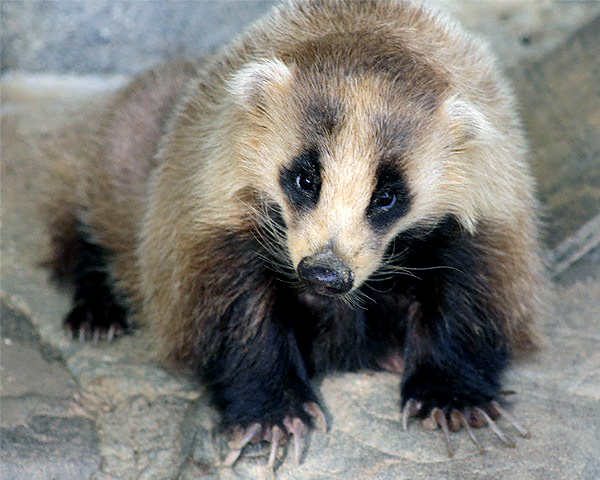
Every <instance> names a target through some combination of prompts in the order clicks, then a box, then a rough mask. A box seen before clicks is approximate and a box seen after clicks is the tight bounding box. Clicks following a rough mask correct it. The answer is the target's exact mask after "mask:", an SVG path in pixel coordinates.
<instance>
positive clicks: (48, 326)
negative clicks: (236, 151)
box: [0, 0, 600, 480]
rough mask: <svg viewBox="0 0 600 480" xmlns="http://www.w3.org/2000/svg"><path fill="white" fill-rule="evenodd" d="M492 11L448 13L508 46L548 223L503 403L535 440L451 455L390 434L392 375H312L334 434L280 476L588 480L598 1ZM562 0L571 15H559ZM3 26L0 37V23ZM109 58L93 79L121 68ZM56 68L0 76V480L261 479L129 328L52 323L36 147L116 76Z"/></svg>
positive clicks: (422, 438) (491, 442)
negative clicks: (549, 290) (95, 331)
mask: <svg viewBox="0 0 600 480" xmlns="http://www.w3.org/2000/svg"><path fill="white" fill-rule="evenodd" d="M19 3H21V2H19ZM50 3H52V2H50ZM57 3H60V4H63V3H64V4H67V3H69V2H57ZM92 3H96V2H92ZM97 3H98V4H101V3H104V4H105V5H106V4H107V3H108V2H97ZM114 3H115V4H118V3H120V2H114ZM449 3H450V2H449ZM559 3H560V2H559ZM16 4H17V2H3V3H2V7H1V8H2V15H3V18H2V21H3V27H4V26H5V19H6V16H5V15H6V12H7V11H8V10H9V9H15V8H17V6H16ZM41 4H42V2H40V4H39V5H38V6H31V5H34V4H28V6H27V7H26V8H29V9H35V8H41V7H40V5H41ZM500 4H501V5H502V7H499V6H498V5H499V4H495V6H494V8H491V9H490V10H489V11H487V16H485V15H483V13H482V12H483V11H482V9H481V6H480V4H479V3H478V2H468V1H464V2H455V3H453V5H454V6H453V9H455V10H456V11H457V13H458V14H459V15H460V16H461V17H462V18H464V19H465V21H466V23H468V24H469V25H470V26H471V27H472V28H474V29H476V30H489V33H490V34H491V35H492V39H493V40H494V39H504V40H502V41H504V43H502V41H501V40H498V41H497V42H496V41H495V40H494V42H493V43H495V44H497V45H500V46H501V47H502V48H499V51H500V52H501V53H502V54H503V57H502V60H503V61H504V63H505V64H506V65H508V66H509V71H510V73H511V76H512V77H513V80H514V84H515V88H516V90H517V93H518V94H519V97H520V100H521V103H522V105H523V113H524V120H525V124H526V125H527V128H528V130H529V132H530V133H531V135H530V137H531V138H530V139H531V144H532V147H533V160H534V167H535V173H536V176H537V177H538V179H539V180H540V191H541V193H542V199H543V201H544V207H545V209H546V212H547V217H548V223H549V225H550V230H549V232H550V246H551V247H552V248H551V250H549V258H550V262H551V270H552V271H551V273H552V274H553V275H554V276H555V280H556V284H555V292H554V294H553V295H552V305H551V308H550V310H549V312H548V314H547V315H546V316H545V317H544V318H543V319H542V322H541V324H542V328H543V331H544V333H545V335H546V337H547V346H546V348H545V349H544V351H543V352H542V353H541V354H540V355H539V357H538V358H537V359H536V360H535V361H533V362H530V363H527V364H523V365H518V366H516V367H515V368H513V369H512V370H511V371H510V373H509V374H508V376H507V381H506V388H507V389H509V390H514V391H515V392H516V394H514V395H512V396H510V399H511V402H512V404H513V409H512V410H513V413H514V414H515V415H516V416H517V417H518V418H519V419H520V420H521V421H522V422H523V423H525V424H526V425H527V426H528V427H529V428H530V430H531V431H532V437H531V438H530V439H521V438H518V437H517V436H516V435H513V436H514V437H515V438H517V443H518V446H517V448H515V449H509V448H506V447H504V446H502V445H501V444H500V442H499V441H498V440H497V439H496V438H495V437H494V435H493V434H492V433H491V432H490V431H487V430H480V431H478V436H479V438H480V440H481V442H482V443H483V444H484V446H485V448H486V453H485V454H484V455H480V454H479V453H478V452H477V450H476V449H475V448H474V446H473V445H472V444H471V442H470V441H469V439H468V438H467V436H466V435H465V434H464V432H463V433H458V434H454V435H453V436H452V442H453V446H454V450H455V456H454V458H452V459H449V458H448V456H447V454H446V451H445V446H444V443H443V439H442V436H441V433H440V432H427V431H425V430H423V429H422V428H420V427H419V426H417V424H416V423H412V424H411V425H410V427H409V430H408V432H403V431H402V429H401V426H400V414H399V406H398V402H399V388H398V379H397V378H396V377H395V376H394V375H391V374H383V373H377V374H372V373H362V374H345V375H334V376H330V377H327V378H325V379H322V380H320V381H319V382H318V383H317V389H318V391H319V392H320V395H321V398H322V401H323V405H324V407H325V410H326V415H327V419H328V422H329V426H330V428H329V432H328V433H326V434H323V433H321V432H318V431H314V432H312V433H311V434H310V435H309V438H308V444H307V449H306V451H305V454H304V458H303V463H302V464H301V465H300V466H295V465H294V462H293V461H292V458H291V457H292V456H291V455H288V456H285V449H282V451H281V458H280V461H279V463H278V468H277V478H281V479H292V478H294V479H321V478H322V479H331V478H338V479H347V478H375V479H403V478H411V479H430V478H457V479H458V478H460V479H480V478H490V479H492V478H493V479H514V478H518V479H525V480H527V479H548V478H552V479H554V478H556V479H562V478H565V479H567V478H582V479H589V480H592V479H597V478H600V460H599V459H598V452H599V451H600V415H599V412H600V354H599V353H598V348H597V345H598V342H599V341H600V330H599V328H598V325H599V324H600V205H599V204H598V202H597V200H598V198H599V196H598V195H597V192H598V191H599V190H600V180H599V179H598V176H597V175H596V174H597V171H598V158H599V154H598V152H599V150H598V147H599V144H598V139H599V138H600V124H599V123H598V119H599V118H600V106H599V105H600V103H599V101H600V91H598V89H597V85H598V84H597V79H598V78H600V74H598V71H599V68H600V53H599V52H598V46H599V45H600V28H599V27H598V25H599V24H598V19H597V18H596V19H594V17H595V15H597V14H598V12H599V11H600V10H599V9H598V8H597V6H595V5H594V4H587V6H586V5H583V7H581V5H580V6H579V7H577V6H576V7H573V5H572V4H571V5H570V6H569V5H567V6H565V5H558V4H553V2H540V5H541V6H540V5H538V6H537V7H534V6H533V4H532V3H529V2H517V1H512V0H511V1H510V2H500ZM542 4H543V5H542ZM549 4H550V5H554V6H556V11H552V9H548V8H547V6H548V5H549ZM35 5H37V4H35ZM527 5H529V7H527ZM584 7H585V8H584ZM55 8H66V7H65V6H64V5H62V6H55ZM78 8H84V7H78ZM85 8H92V7H85ZM98 8H99V7H98ZM127 8H134V7H127ZM135 8H138V7H135ZM218 8H225V7H222V6H221V7H218ZM252 8H256V9H260V8H263V5H262V4H261V5H258V6H256V5H254V6H253V7H252ZM528 8H529V10H527V9H528ZM561 9H563V10H561ZM564 9H570V10H568V12H567V13H569V12H570V13H571V14H572V17H571V21H570V22H569V21H568V20H569V19H567V18H564V15H565V12H566V11H567V10H564ZM250 10H251V9H250ZM257 11H258V10H257ZM544 12H546V13H544ZM557 12H558V13H561V12H562V15H558V14H557ZM574 12H576V13H574ZM255 13H256V12H255ZM484 13H485V12H484ZM22 14H23V15H29V14H28V13H22ZM11 15H13V16H12V17H11V18H12V19H14V15H15V13H14V12H13V13H11ZM174 15H175V14H174ZM224 15H225V14H224ZM244 15H246V14H243V15H242V17H243V18H246V17H245V16H244ZM248 15H250V14H248ZM482 15H483V16H482ZM506 15H508V17H506ZM231 16H233V17H235V18H237V17H236V16H235V15H234V14H233V13H232V14H231ZM242 17H240V18H242ZM228 18H229V13H228V14H227V15H225V16H224V17H223V18H221V19H220V20H219V18H218V17H217V18H213V19H212V22H214V24H215V25H216V24H217V23H218V22H222V23H227V22H228ZM502 18H505V20H502ZM517 20H518V21H517ZM11 21H12V20H11ZM140 21H141V20H140ZM191 21H192V20H191V19H190V22H191ZM205 21H208V20H205ZM528 21H529V22H530V23H527V22H528ZM236 22H237V20H235V21H232V25H234V26H235V28H237V25H240V24H241V23H236ZM552 22H554V23H552ZM491 25H493V28H492V27H491ZM552 27H556V29H555V30H556V31H557V32H558V33H556V35H554V36H552V35H549V33H548V32H552V31H553V30H552ZM157 28H158V27H157ZM235 28H233V29H230V30H227V34H228V35H229V34H231V33H232V32H233V31H235ZM217 30H218V29H217ZM498 32H500V33H498ZM524 32H525V33H527V32H538V33H536V35H532V37H531V38H532V40H531V44H530V45H528V46H527V48H525V47H520V48H521V49H522V50H523V51H521V50H518V49H517V48H516V47H515V48H510V45H511V43H510V42H514V41H515V39H519V38H521V37H519V35H521V36H522V35H525V33H524ZM540 32H541V33H540ZM2 35H3V37H2V38H3V44H4V38H5V37H4V35H6V33H5V32H4V29H3V34H2ZM154 35H155V36H157V38H156V39H155V40H156V41H158V40H160V35H156V33H154ZM546 37H552V38H547V39H546V40H544V42H542V41H540V42H539V43H540V46H539V47H536V43H537V40H535V39H536V38H538V39H539V38H546ZM557 38H558V40H557ZM207 45H208V44H207ZM209 47H210V46H207V48H209ZM4 48H5V47H4V46H3V49H4ZM3 52H4V50H3ZM111 55H112V54H111ZM3 57H4V55H3ZM27 61H29V60H27ZM24 62H25V60H24ZM100 63H101V62H100ZM142 63H143V62H142ZM23 65H26V63H23V64H21V66H23ZM115 65H116V64H115ZM115 65H110V66H108V67H107V66H104V67H101V69H100V70H96V71H105V70H106V69H109V68H110V69H111V71H114V70H115V69H116V71H117V72H118V73H123V70H119V68H117V67H116V66H115ZM40 69H41V70H43V71H47V70H48V69H49V66H47V65H46V66H42V67H40ZM88 73H89V72H88ZM62 78H63V77H61V79H59V80H61V81H54V82H45V83H43V85H42V84H41V83H40V77H31V76H27V77H14V76H8V77H5V78H4V79H3V83H2V105H1V112H2V117H1V130H0V133H1V138H0V148H1V150H0V158H1V161H2V163H1V172H0V175H1V177H0V178H1V195H2V202H1V214H2V230H1V231H0V235H1V246H0V248H1V249H0V258H1V262H2V264H1V267H2V271H1V274H2V276H1V285H0V287H1V288H0V319H1V321H2V325H1V333H2V339H1V341H0V348H1V351H0V353H1V361H0V374H1V377H0V380H1V403H0V409H1V411H0V419H1V420H0V427H1V429H2V430H1V433H0V441H1V449H2V462H1V464H0V478H2V479H32V478H33V479H38V478H39V479H51V478H61V479H70V478H73V479H76V478H77V479H83V478H91V479H107V480H108V479H159V478H164V479H175V478H179V479H182V480H183V479H185V480H188V479H190V480H191V479H201V478H220V479H238V478H239V479H247V478H270V473H269V472H268V471H267V470H266V467H265V464H266V455H267V453H266V452H265V450H264V447H263V446H261V445H257V446H256V447H253V448H251V449H249V451H248V452H245V453H244V456H243V458H242V459H241V461H239V462H238V463H237V464H236V465H235V467H234V468H232V469H231V468H223V467H219V460H220V459H222V458H223V456H224V454H225V451H226V442H225V440H224V438H223V437H222V436H221V435H219V434H218V432H217V430H216V428H215V425H216V422H217V419H218V417H217V415H216V412H215V411H214V410H213V409H212V408H211V407H210V406H209V404H208V402H207V396H206V393H205V392H204V390H203V389H202V387H200V386H198V385H196V384H195V383H194V382H193V381H192V380H191V379H189V378H187V377H185V376H183V375H181V374H178V373H177V372H172V371H169V370H167V369H165V368H163V367H161V366H160V365H157V364H155V363H153V362H152V361H150V360H149V359H148V358H147V355H145V353H144V351H143V350H144V349H143V345H142V342H141V340H140V338H139V337H138V336H137V335H132V336H127V337H124V338H122V339H120V340H118V341H116V342H114V343H112V344H103V343H99V344H93V343H92V344H80V343H78V342H74V341H70V340H68V339H67V338H66V336H65V334H64V332H63V330H62V328H61V318H62V316H63V315H64V313H65V312H66V311H67V309H68V306H69V294H68V292H64V291H60V290H58V289H57V288H56V287H54V286H53V285H51V284H50V283H49V282H48V281H47V275H46V273H45V271H44V270H42V269H41V268H40V267H39V262H40V261H41V260H42V259H43V252H44V248H45V239H44V237H43V235H42V231H41V227H40V222H39V221H38V217H37V214H36V208H35V205H36V201H35V199H36V194H37V192H38V191H39V189H40V186H43V183H44V175H43V171H44V169H43V168H42V167H43V165H44V162H47V161H48V159H47V157H46V155H45V154H44V150H43V148H41V147H42V146H43V145H44V144H45V142H47V141H48V140H50V139H52V138H56V137H57V136H58V135H60V134H61V131H62V130H61V124H63V123H64V121H65V120H66V119H70V118H72V116H73V112H76V111H77V110H78V109H79V108H80V106H81V105H85V104H87V103H89V102H90V101H95V98H96V97H97V96H98V92H99V90H102V89H103V88H110V87H112V86H113V85H114V81H113V80H112V79H111V80H106V79H100V80H99V81H98V82H93V83H91V82H90V81H89V79H84V80H79V79H77V78H75V79H72V78H71V77H68V78H67V77H65V78H66V80H65V81H63V80H62ZM594 79H596V82H594V81H593V80H594ZM116 81H117V82H118V81H120V80H119V79H117V80H116ZM542 86H543V88H542ZM594 89H595V90H594ZM594 161H595V163H594ZM594 175H596V176H594ZM556 198H559V199H560V201H558V200H554V199H556ZM502 425H503V426H505V427H507V428H506V430H507V432H509V433H511V434H512V433H513V432H512V431H511V430H510V428H509V427H508V426H507V424H506V423H502Z"/></svg>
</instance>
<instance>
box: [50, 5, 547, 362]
mask: <svg viewBox="0 0 600 480" xmlns="http://www.w3.org/2000/svg"><path fill="white" fill-rule="evenodd" d="M339 32H342V33H339ZM340 50H342V51H350V52H351V54H350V55H347V56H340V55H339V53H338V52H339V51H340ZM349 75H352V80H348V78H349ZM324 79H327V82H324V81H323V80H324ZM336 98H337V99H342V100H343V101H342V104H336V101H335V99H336ZM310 115H313V116H315V117H318V118H319V119H321V120H322V119H323V118H325V119H327V121H326V122H323V121H321V122H320V124H321V125H325V127H323V128H322V129H321V130H314V129H312V130H311V128H312V127H311V125H315V124H316V122H315V121H307V118H310ZM101 119H102V120H101V122H100V125H99V127H98V128H91V130H92V131H93V138H94V139H93V142H91V147H89V150H88V151H87V152H86V154H85V155H84V156H82V157H81V158H79V159H78V160H79V162H78V169H77V175H76V178H74V179H72V178H66V177H67V176H66V175H63V177H62V178H64V179H65V180H66V181H67V183H71V182H75V183H76V185H77V186H76V187H75V189H76V191H77V195H76V202H75V203H76V204H75V205H73V203H74V202H73V199H72V193H69V194H68V195H67V194H66V193H63V194H61V195H59V196H57V198H56V200H57V201H56V204H57V205H59V206H60V205H73V206H72V207H69V208H66V209H64V210H62V213H61V214H60V215H58V217H59V218H55V217H56V216H54V215H53V219H52V221H51V228H52V229H53V230H54V232H55V233H54V237H53V238H54V245H53V248H54V249H55V251H56V254H57V256H60V255H61V254H62V250H64V249H65V248H66V247H67V246H68V242H69V239H68V238H63V234H62V233H56V232H57V231H58V230H59V228H60V229H62V225H69V226H70V227H69V228H70V229H72V228H74V227H73V226H74V225H75V224H76V223H77V222H81V223H83V224H85V225H86V226H87V227H88V228H89V234H90V235H91V236H92V238H93V240H94V242H96V243H98V244H99V245H101V246H103V247H104V248H106V249H107V250H108V251H110V252H111V253H112V254H113V255H114V256H113V257H112V260H111V262H110V265H109V268H110V274H111V277H112V278H113V279H114V281H115V284H116V288H117V289H118V292H119V293H120V295H121V296H122V297H123V298H125V299H126V300H127V301H128V303H129V306H130V307H131V309H132V311H133V312H134V313H135V317H136V318H137V319H138V320H139V321H140V323H143V324H146V325H147V326H148V327H149V329H150V331H151V336H152V337H153V338H154V340H155V341H156V342H157V344H158V349H159V351H160V352H161V355H162V356H163V357H166V358H171V359H175V360H177V361H180V362H182V363H184V364H190V365H191V364H192V361H196V362H197V361H201V359H202V355H200V354H199V352H206V353H208V352H209V351H210V349H211V345H212V344H213V342H212V340H211V337H212V336H213V335H217V334H219V333H218V331H217V326H216V325H217V320H218V318H219V317H220V315H222V313H223V312H224V311H225V310H226V309H227V308H228V307H229V305H230V304H231V302H232V299H233V298H235V297H236V295H238V294H239V291H243V290H245V289H252V288H255V286H257V285H258V288H259V289H260V292H259V293H257V295H256V304H255V305H253V307H252V309H251V310H252V312H251V313H252V315H251V318H250V319H249V320H248V322H247V324H245V325H243V326H242V329H241V330H240V331H235V332H231V333H232V334H233V335H237V336H241V337H244V336H252V335H255V334H257V332H258V333H260V329H261V322H264V321H265V319H264V318H263V316H261V314H262V313H264V312H265V311H267V306H268V305H269V304H270V302H271V300H270V296H272V295H273V293H272V292H271V291H269V288H268V287H269V283H268V279H265V278H262V277H261V278H255V277H254V276H252V275H258V276H260V274H259V273H253V274H252V275H249V276H248V277H245V276H244V275H245V274H248V272H249V269H248V268H246V263H245V262H248V261H249V259H248V258H246V257H237V258H234V257H232V255H231V253H230V252H231V250H227V249H226V248H222V247H223V242H224V241H226V237H227V234H231V235H232V237H231V238H234V236H235V235H238V236H239V237H241V238H248V239H251V238H252V237H253V233H252V232H253V230H254V229H255V228H256V222H257V213H256V212H257V210H259V211H260V209H261V208H262V207H261V205H262V203H261V202H263V201H264V202H271V203H275V204H278V205H280V206H281V208H282V209H283V216H284V218H285V220H286V223H287V226H288V235H287V244H285V245H282V246H279V247H278V248H281V249H282V250H283V252H284V253H285V254H286V255H289V257H290V258H291V262H290V263H291V264H292V265H297V263H298V261H299V260H300V258H302V257H303V256H305V255H307V254H308V253H312V252H314V251H316V250H318V248H320V247H322V246H323V243H322V241H321V240H323V238H324V236H326V232H328V231H330V230H331V228H332V227H331V225H333V223H332V222H333V221H334V219H333V217H336V218H337V220H339V219H340V218H341V219H343V220H345V223H344V224H343V225H342V224H341V223H340V225H342V226H339V228H340V229H341V230H340V235H339V238H341V239H342V240H340V245H339V250H340V252H341V253H340V255H342V257H343V258H345V259H346V260H347V261H348V263H350V264H351V266H352V267H353V269H354V270H355V272H356V275H357V283H360V282H362V281H364V280H365V279H366V278H368V277H369V275H370V274H372V273H373V272H374V271H375V270H376V269H377V268H378V267H379V265H380V263H381V257H382V255H383V252H384V250H385V247H386V245H387V244H388V243H389V242H390V241H391V239H392V238H393V237H394V236H395V235H397V234H398V233H399V232H401V231H403V230H406V229H408V228H410V227H412V226H415V225H431V226H434V225H435V224H436V222H438V221H439V220H440V219H441V218H442V217H443V216H444V215H446V214H454V215H456V216H457V218H459V220H460V222H461V224H462V225H463V227H464V228H465V229H466V230H468V231H470V232H483V233H484V235H485V238H486V239H487V243H486V248H487V253H488V260H489V264H490V265H491V266H492V267H493V270H492V273H491V274H490V275H491V276H492V277H493V278H491V279H489V282H490V283H491V284H492V285H494V287H495V290H494V291H495V292H496V295H497V299H496V301H497V303H498V305H499V306H501V308H503V309H505V310H506V315H505V316H504V317H503V318H505V319H506V323H505V324H503V325H498V326H497V327H498V328H499V329H501V330H503V331H504V332H505V334H506V336H507V337H508V339H509V343H510V345H511V346H512V348H513V349H514V351H515V352H522V351H529V350H532V349H534V348H535V345H536V344H537V340H536V333H535V329H534V326H533V318H534V317H535V315H536V312H537V311H538V308H539V305H540V303H541V302H540V299H539V296H540V292H542V290H543V289H542V287H541V280H540V278H541V276H540V273H541V266H540V261H539V257H538V253H537V252H538V250H539V247H538V243H537V242H538V240H537V230H536V225H535V220H534V213H535V202H534V200H533V198H532V190H533V186H532V180H531V178H530V175H529V172H528V169H527V166H526V164H525V154H526V149H525V142H524V140H523V137H522V134H521V128H520V125H519V121H518V119H517V118H516V116H515V113H514V108H513V105H512V94H511V92H510V89H509V88H508V87H507V85H506V83H505V81H504V80H503V79H502V78H501V77H500V76H499V75H498V73H497V68H496V66H495V65H494V64H493V62H492V61H491V60H489V55H488V52H487V51H486V49H485V47H483V46H482V45H481V44H480V43H478V42H476V41H475V40H473V39H472V38H471V37H470V36H468V35H467V34H466V33H464V32H463V31H462V30H461V29H460V28H459V27H458V26H456V25H455V24H454V23H453V22H452V21H450V20H446V19H445V18H444V17H442V16H438V15H436V14H432V13H430V12H429V11H427V10H425V9H422V8H421V7H420V6H418V5H415V4H413V3H412V2H403V1H392V0H389V1H388V0H383V1H381V2H378V3H377V4H375V3H372V2H360V1H358V2H352V1H344V0H339V1H336V0H332V1H324V2H312V3H309V2H297V4H296V3H291V4H290V5H286V6H282V7H281V8H279V9H277V10H275V11H274V12H273V13H272V14H271V15H269V16H267V17H266V18H265V19H263V20H261V21H260V22H258V23H257V24H255V25H254V26H252V27H251V28H250V29H249V30H248V32H247V33H246V34H245V35H243V36H242V37H240V38H239V39H238V40H237V41H236V42H235V43H234V44H233V45H231V46H230V47H229V48H227V49H225V50H223V51H221V52H220V53H219V54H217V55H216V56H215V57H213V58H209V59H206V60H204V61H203V62H201V63H200V64H198V65H193V64H188V63H177V64H172V65H169V66H167V67H164V68H161V69H157V70H153V71H151V72H149V73H146V74H143V75H141V76H139V77H138V78H136V79H135V80H134V81H133V82H132V83H131V84H130V85H129V86H128V87H126V88H125V89H124V90H123V91H121V92H120V93H118V94H117V95H116V96H115V98H114V100H113V101H112V102H111V103H110V104H109V106H108V107H107V108H105V109H104V110H103V112H102V114H101ZM342 120H343V121H342ZM372 125H377V128H376V129H373V128H372ZM333 131H335V132H336V135H337V137H336V138H338V139H341V140H339V141H338V142H337V143H336V144H331V145H330V150H329V151H328V152H327V156H326V158H325V160H324V161H326V162H330V164H331V165H336V162H339V159H340V158H343V159H345V160H344V161H345V162H346V163H344V168H343V171H340V172H339V173H336V174H335V175H333V176H332V177H331V178H327V179H325V180H324V181H326V182H328V183H327V185H329V186H330V187H331V188H330V189H328V190H327V192H333V193H331V194H327V195H326V196H325V197H324V198H322V199H321V201H320V205H319V210H318V211H317V213H315V214H314V215H312V216H310V217H307V218H303V219H299V218H298V216H297V214H296V213H295V212H294V211H293V210H292V209H290V208H289V207H288V206H286V202H285V199H284V198H283V194H282V193H281V189H280V187H279V185H278V172H279V169H280V168H281V166H282V165H284V164H285V163H286V162H287V161H288V158H289V157H290V154H291V153H296V152H298V150H299V149H300V148H301V147H302V145H303V144H304V143H305V142H306V140H307V138H308V139H310V138H313V137H319V138H325V139H327V138H329V137H328V136H330V135H331V133H332V132H333ZM374 132H375V133H374ZM448 133H450V144H449V135H448ZM381 152H385V153H386V155H388V156H389V157H390V158H391V161H393V162H397V163H398V164H400V165H401V166H402V169H403V170H404V171H406V173H407V177H408V182H409V185H410V187H411V191H413V192H415V197H414V202H413V205H412V208H411V209H410V211H409V212H408V214H407V215H406V216H404V217H402V218H401V219H400V220H399V221H398V222H397V224H396V225H395V226H394V228H393V229H391V230H390V232H388V233H387V234H386V235H385V237H384V238H380V239H374V238H372V234H370V233H369V232H370V230H369V228H368V227H367V226H366V225H365V224H364V220H361V219H360V218H355V217H356V215H353V214H352V212H353V211H357V210H364V208H366V202H367V201H368V198H366V197H365V195H364V191H365V190H368V191H370V190H369V188H372V182H373V178H374V176H375V175H374V169H375V158H377V157H378V156H379V155H380V154H381ZM332 171H335V172H338V170H335V168H333V167H332ZM69 175H71V174H69ZM368 182H371V184H369V183H368ZM65 190H68V189H65V188H62V191H63V192H64V191H65ZM340 191H344V195H343V196H342V195H340V194H339V193H340ZM324 192H325V190H324ZM67 197H68V198H67ZM257 199H258V200H257ZM53 211H60V207H59V208H53ZM344 215H346V217H344ZM339 221H340V222H341V220H339ZM336 225H337V224H336ZM336 228H337V227H336ZM69 231H70V230H68V231H67V235H66V236H67V237H68V232H69ZM323 241H324V240H323ZM224 269H227V271H228V272H231V271H236V270H239V272H240V274H239V278H234V279H233V280H234V281H232V278H231V275H230V274H229V273H228V274H225V273H224ZM242 340H243V338H242Z"/></svg>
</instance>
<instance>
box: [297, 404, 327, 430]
mask: <svg viewBox="0 0 600 480" xmlns="http://www.w3.org/2000/svg"><path fill="white" fill-rule="evenodd" d="M302 407H303V408H304V411H305V412H306V413H308V414H309V415H310V416H311V417H312V418H313V419H314V420H315V422H316V424H317V426H318V427H319V429H320V430H321V431H322V432H323V433H327V419H326V418H325V414H324V413H323V410H322V409H321V407H320V406H319V404H317V403H315V402H306V403H305V404H304V405H302Z"/></svg>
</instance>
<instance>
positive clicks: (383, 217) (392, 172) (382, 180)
mask: <svg viewBox="0 0 600 480" xmlns="http://www.w3.org/2000/svg"><path fill="white" fill-rule="evenodd" d="M410 203H411V195H410V192H409V191H408V187H407V185H406V183H405V182H404V177H403V174H402V172H400V171H399V170H397V169H396V168H394V167H389V166H382V167H381V168H380V170H379V172H378V175H377V184H376V186H375V192H374V193H373V196H372V197H371V203H370V204H369V206H368V207H367V212H366V213H367V217H368V218H369V221H370V223H371V225H372V226H373V227H374V228H375V229H376V230H384V229H386V228H389V227H390V226H391V225H392V224H393V223H394V222H395V221H396V220H397V219H398V218H400V217H401V216H402V215H404V214H405V213H406V212H407V211H408V208H409V206H410Z"/></svg>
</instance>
